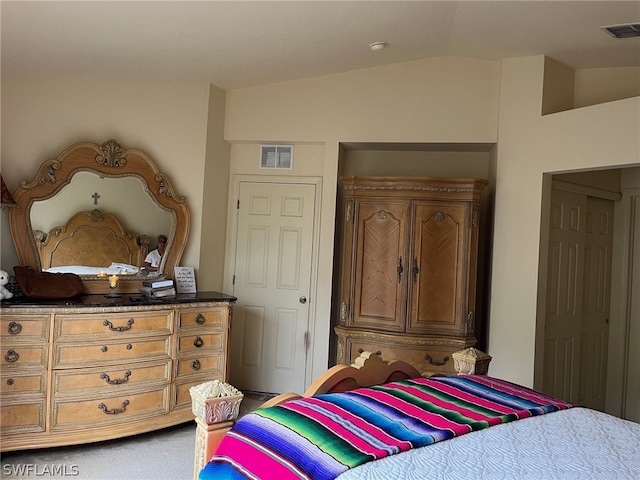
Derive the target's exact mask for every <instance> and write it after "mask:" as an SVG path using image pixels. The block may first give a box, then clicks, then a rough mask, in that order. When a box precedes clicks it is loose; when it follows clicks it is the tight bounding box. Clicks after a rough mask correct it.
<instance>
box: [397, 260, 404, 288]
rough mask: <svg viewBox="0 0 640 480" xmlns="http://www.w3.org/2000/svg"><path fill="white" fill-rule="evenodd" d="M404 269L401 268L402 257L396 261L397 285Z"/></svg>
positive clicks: (400, 281)
mask: <svg viewBox="0 0 640 480" xmlns="http://www.w3.org/2000/svg"><path fill="white" fill-rule="evenodd" d="M403 271H404V268H403V267H402V257H400V259H399V260H398V283H402V272H403Z"/></svg>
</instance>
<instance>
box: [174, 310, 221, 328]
mask: <svg viewBox="0 0 640 480" xmlns="http://www.w3.org/2000/svg"><path fill="white" fill-rule="evenodd" d="M228 312H229V311H228V309H227V308H225V307H219V308H208V309H195V308H194V309H184V310H180V311H179V312H178V328H184V329H188V328H196V327H217V328H219V327H222V326H223V325H224V324H225V323H226V320H227V316H228V314H229V313H228Z"/></svg>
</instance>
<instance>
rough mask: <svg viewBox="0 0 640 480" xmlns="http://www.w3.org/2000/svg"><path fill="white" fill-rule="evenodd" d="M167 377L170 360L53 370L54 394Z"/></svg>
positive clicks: (113, 388)
mask: <svg viewBox="0 0 640 480" xmlns="http://www.w3.org/2000/svg"><path fill="white" fill-rule="evenodd" d="M170 380H171V361H170V360H163V361H160V362H148V363H131V364H125V366H122V365H113V366H108V367H91V368H80V369H75V368H73V369H67V370H54V371H53V392H54V394H56V395H57V394H77V393H79V392H83V393H91V392H93V391H101V392H107V391H108V392H110V391H118V389H120V390H121V389H123V388H127V387H139V386H142V385H149V384H153V383H168V382H169V381H170Z"/></svg>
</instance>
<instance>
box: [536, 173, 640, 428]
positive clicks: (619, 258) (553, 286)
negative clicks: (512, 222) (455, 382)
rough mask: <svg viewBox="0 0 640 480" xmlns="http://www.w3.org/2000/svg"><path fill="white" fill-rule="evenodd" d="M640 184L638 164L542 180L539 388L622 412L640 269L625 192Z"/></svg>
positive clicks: (636, 323)
mask: <svg viewBox="0 0 640 480" xmlns="http://www.w3.org/2000/svg"><path fill="white" fill-rule="evenodd" d="M552 185H553V187H555V188H552ZM639 185H640V169H638V168H623V169H610V170H599V171H589V172H575V173H567V174H559V175H546V176H545V180H544V182H543V209H542V212H543V216H542V224H541V243H540V276H539V302H538V325H537V335H536V375H535V378H536V381H535V383H534V388H537V389H539V390H542V391H544V392H546V393H550V394H552V395H556V396H560V397H562V398H565V399H567V400H569V399H570V400H572V401H576V402H579V403H580V404H582V405H585V406H589V407H591V408H594V409H598V410H602V411H606V412H607V413H610V414H612V415H616V416H619V417H623V418H629V416H628V415H627V414H626V413H625V403H626V402H625V395H626V399H628V388H627V385H628V384H629V376H628V372H629V366H632V365H633V361H632V359H631V358H630V357H629V352H630V348H629V347H630V345H631V343H632V341H633V338H632V336H631V335H630V332H633V331H636V330H637V329H638V328H639V325H640V318H638V316H637V315H633V313H632V310H630V309H629V308H628V306H629V305H631V304H632V303H633V301H632V300H633V295H631V290H632V288H633V287H632V285H633V277H634V273H635V278H636V280H635V282H636V288H637V282H638V278H640V277H639V275H640V273H638V270H637V267H634V265H633V260H632V258H631V255H630V247H631V246H632V245H633V243H634V242H633V221H632V215H630V210H631V205H632V204H631V202H630V201H629V199H627V200H625V193H624V192H625V191H629V189H630V188H631V187H635V188H636V191H637V187H638V186H639ZM619 192H623V193H622V194H621V193H619ZM621 199H622V200H621ZM563 204H564V206H565V207H566V213H565V220H566V223H567V225H565V227H566V230H567V231H565V232H563V233H561V232H559V229H558V228H556V227H557V223H558V221H559V218H560V216H559V213H558V212H560V211H561V208H560V206H561V205H563ZM625 205H626V206H625ZM623 207H624V208H623ZM580 209H582V215H579V214H578V212H579V210H580ZM579 218H581V219H582V220H578V219H579ZM572 222H573V224H571V223H572ZM581 222H582V225H580V223H581ZM587 223H589V225H587ZM636 228H637V227H636ZM580 229H581V230H582V233H580V234H578V233H577V232H578V230H580ZM554 230H555V231H554ZM600 233H603V234H604V235H600ZM558 236H559V237H558ZM559 239H561V240H562V241H564V242H565V247H566V248H565V251H564V252H562V251H561V250H562V249H561V247H560V243H559ZM576 239H577V240H576ZM574 240H576V241H574ZM571 245H572V246H571ZM562 262H564V265H562ZM608 272H610V273H608ZM562 329H564V330H566V331H560V330H562ZM636 372H637V370H636ZM629 387H631V385H630V384H629ZM638 401H639V402H640V396H638ZM636 404H637V402H636ZM627 407H628V405H627ZM626 411H627V413H628V412H629V409H628V408H627V409H626Z"/></svg>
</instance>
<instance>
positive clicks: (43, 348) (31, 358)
mask: <svg viewBox="0 0 640 480" xmlns="http://www.w3.org/2000/svg"><path fill="white" fill-rule="evenodd" d="M7 343H9V342H6V343H3V346H2V359H0V365H1V366H2V367H3V369H4V368H8V367H43V368H46V366H47V351H48V346H47V345H20V344H15V345H11V344H10V343H9V345H7Z"/></svg>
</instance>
